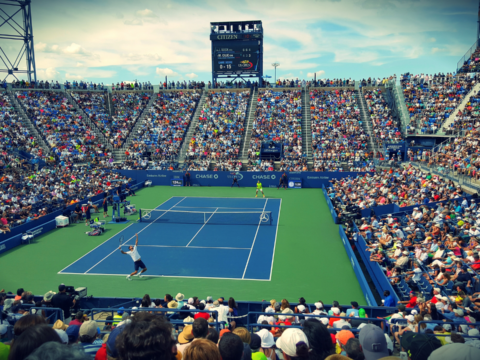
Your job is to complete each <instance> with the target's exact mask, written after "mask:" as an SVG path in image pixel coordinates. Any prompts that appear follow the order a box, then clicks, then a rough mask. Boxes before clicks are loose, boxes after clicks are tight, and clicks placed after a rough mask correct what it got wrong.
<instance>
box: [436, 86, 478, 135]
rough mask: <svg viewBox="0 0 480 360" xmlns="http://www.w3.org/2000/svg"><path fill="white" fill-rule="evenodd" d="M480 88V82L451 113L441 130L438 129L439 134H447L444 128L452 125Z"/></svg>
mask: <svg viewBox="0 0 480 360" xmlns="http://www.w3.org/2000/svg"><path fill="white" fill-rule="evenodd" d="M479 90H480V83H477V84H475V86H474V87H473V88H472V90H470V92H469V93H468V94H467V95H466V96H465V97H464V98H463V100H462V102H461V103H460V105H458V106H457V107H456V108H455V110H454V111H452V113H451V114H450V116H449V117H448V119H447V121H445V124H443V126H442V128H441V130H439V131H437V135H446V133H445V131H444V130H443V129H445V128H448V127H450V125H451V124H452V123H453V122H454V121H455V116H456V115H457V114H458V112H459V111H463V109H465V106H467V104H468V102H469V101H470V98H471V97H472V95H475V94H476V93H477V92H478V91H479Z"/></svg>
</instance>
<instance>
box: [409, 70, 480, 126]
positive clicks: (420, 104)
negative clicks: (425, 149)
mask: <svg viewBox="0 0 480 360" xmlns="http://www.w3.org/2000/svg"><path fill="white" fill-rule="evenodd" d="M475 83H476V79H472V78H470V77H469V76H467V75H460V76H457V77H454V76H453V75H452V74H447V75H446V76H441V75H435V76H433V77H432V76H428V75H426V76H423V75H422V76H418V75H410V74H404V75H402V78H401V84H402V88H403V93H404V97H405V101H406V105H407V109H408V112H409V114H410V124H409V129H410V130H409V132H410V133H413V132H417V133H420V134H435V133H436V132H437V131H438V130H439V129H441V128H442V125H443V123H444V122H445V121H446V120H447V118H448V117H449V116H450V114H451V113H452V112H453V111H454V110H455V108H456V107H457V106H458V105H460V103H461V102H462V100H463V98H464V97H465V95H467V94H468V92H469V91H470V90H471V89H472V87H473V86H474V85H475ZM414 129H416V130H414Z"/></svg>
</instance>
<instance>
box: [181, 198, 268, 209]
mask: <svg viewBox="0 0 480 360" xmlns="http://www.w3.org/2000/svg"><path fill="white" fill-rule="evenodd" d="M188 197H191V196H188ZM176 207H177V208H186V209H236V210H262V208H239V207H215V206H176Z"/></svg>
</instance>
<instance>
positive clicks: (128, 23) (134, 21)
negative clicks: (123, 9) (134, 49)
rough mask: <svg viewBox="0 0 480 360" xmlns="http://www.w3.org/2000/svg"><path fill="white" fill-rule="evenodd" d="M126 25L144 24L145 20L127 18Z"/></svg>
mask: <svg viewBox="0 0 480 360" xmlns="http://www.w3.org/2000/svg"><path fill="white" fill-rule="evenodd" d="M123 23H124V24H125V25H131V26H142V25H143V21H142V20H139V19H133V20H125V21H124V22H123Z"/></svg>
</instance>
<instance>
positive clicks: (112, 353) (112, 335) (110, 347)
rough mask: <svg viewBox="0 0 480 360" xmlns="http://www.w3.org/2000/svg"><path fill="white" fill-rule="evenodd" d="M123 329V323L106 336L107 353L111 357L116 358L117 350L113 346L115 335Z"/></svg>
mask: <svg viewBox="0 0 480 360" xmlns="http://www.w3.org/2000/svg"><path fill="white" fill-rule="evenodd" d="M124 329H125V326H124V325H121V326H117V327H116V328H115V329H113V330H112V332H111V333H110V336H109V337H108V340H107V354H108V355H109V356H111V357H113V358H118V351H117V347H116V346H115V341H116V340H117V336H118V335H120V334H121V333H122V332H123V330H124Z"/></svg>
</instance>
